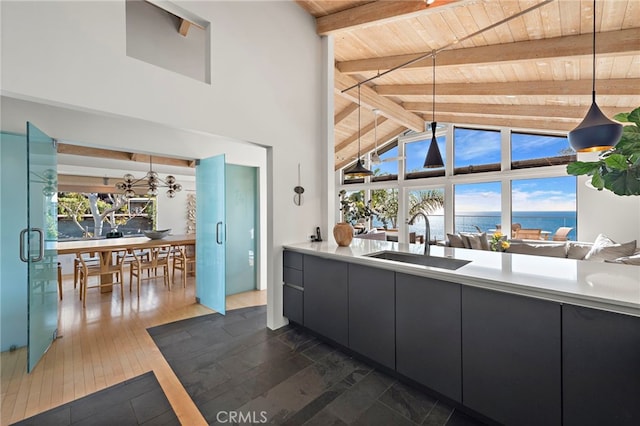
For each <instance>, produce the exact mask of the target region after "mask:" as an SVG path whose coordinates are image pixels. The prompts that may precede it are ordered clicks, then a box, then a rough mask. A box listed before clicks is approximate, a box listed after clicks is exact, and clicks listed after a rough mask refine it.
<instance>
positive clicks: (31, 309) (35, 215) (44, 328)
mask: <svg viewBox="0 0 640 426" xmlns="http://www.w3.org/2000/svg"><path fill="white" fill-rule="evenodd" d="M57 161H58V159H57V153H56V147H55V143H54V141H53V139H51V138H50V137H49V136H47V135H46V134H44V133H43V132H42V131H40V130H39V129H38V128H37V127H35V126H34V125H33V124H31V123H27V176H28V179H27V193H28V196H27V228H26V229H24V230H23V231H22V233H21V235H20V243H21V248H22V250H21V252H20V256H21V257H22V260H23V261H26V262H27V264H28V266H27V278H28V283H29V284H28V285H29V292H28V311H27V317H28V321H27V329H28V336H29V343H28V350H27V352H28V357H27V358H28V360H27V371H31V370H33V368H34V367H35V365H36V364H37V363H38V361H39V360H40V358H42V355H44V353H45V352H46V351H47V349H48V348H49V346H50V345H51V342H53V339H55V337H56V333H57V329H58V273H57V271H58V253H57V249H56V243H57V239H58V220H57V213H58V212H57V210H58V206H57V198H58V182H57V176H58V172H57Z"/></svg>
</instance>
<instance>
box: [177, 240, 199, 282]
mask: <svg viewBox="0 0 640 426" xmlns="http://www.w3.org/2000/svg"><path fill="white" fill-rule="evenodd" d="M195 264H196V246H195V244H187V245H185V246H180V247H178V250H177V251H174V253H173V267H172V270H171V272H172V278H171V281H172V282H173V283H174V284H175V282H176V281H175V280H176V269H178V270H180V271H182V287H185V288H186V287H187V274H188V273H189V272H190V271H191V272H193V274H194V275H195V273H196V268H195Z"/></svg>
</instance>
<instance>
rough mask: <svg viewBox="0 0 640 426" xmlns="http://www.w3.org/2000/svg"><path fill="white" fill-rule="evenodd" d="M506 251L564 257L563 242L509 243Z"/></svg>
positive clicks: (565, 253) (564, 248)
mask: <svg viewBox="0 0 640 426" xmlns="http://www.w3.org/2000/svg"><path fill="white" fill-rule="evenodd" d="M507 253H518V254H533V255H536V256H548V257H566V256H567V252H566V247H565V245H564V244H561V245H558V244H526V243H522V244H520V243H518V244H511V246H510V247H509V248H508V249H507Z"/></svg>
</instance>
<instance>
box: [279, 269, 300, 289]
mask: <svg viewBox="0 0 640 426" xmlns="http://www.w3.org/2000/svg"><path fill="white" fill-rule="evenodd" d="M282 277H283V279H284V282H285V284H291V285H297V286H298V287H304V279H303V278H302V271H299V270H297V269H293V268H287V267H284V268H282Z"/></svg>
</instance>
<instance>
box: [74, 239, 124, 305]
mask: <svg viewBox="0 0 640 426" xmlns="http://www.w3.org/2000/svg"><path fill="white" fill-rule="evenodd" d="M114 253H115V256H114V257H115V259H116V262H115V263H112V262H111V261H112V259H110V258H107V259H105V260H102V261H100V262H99V263H98V264H95V263H88V262H87V261H86V260H85V258H86V257H90V256H87V255H89V254H90V253H78V254H77V255H76V258H77V259H78V260H79V261H80V265H81V268H80V274H79V275H80V299H82V307H83V308H84V307H86V306H87V289H89V288H99V289H100V290H102V288H104V287H111V286H114V285H119V286H120V298H121V299H122V300H124V289H123V287H124V284H123V282H122V281H123V279H124V262H122V260H118V259H120V257H119V256H118V255H120V254H124V253H126V250H116V251H114ZM107 276H111V278H112V280H111V282H107V280H104V279H103V278H104V277H107ZM114 276H115V280H113V277H114ZM91 277H97V278H98V283H97V284H96V285H89V278H91Z"/></svg>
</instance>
